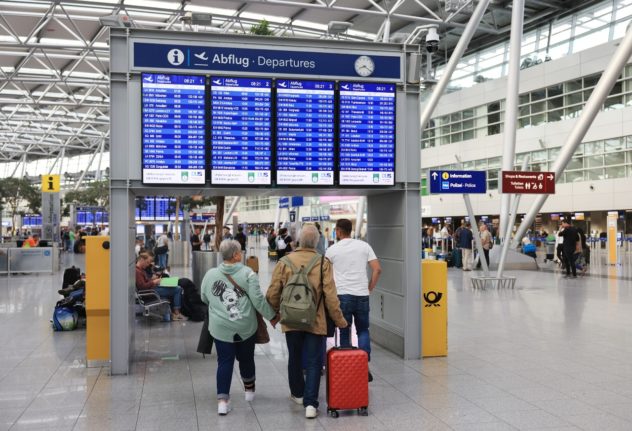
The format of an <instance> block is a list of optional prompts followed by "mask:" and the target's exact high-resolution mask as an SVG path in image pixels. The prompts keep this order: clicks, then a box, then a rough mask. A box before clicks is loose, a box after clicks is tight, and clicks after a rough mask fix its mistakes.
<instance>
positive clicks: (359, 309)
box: [201, 219, 381, 418]
mask: <svg viewBox="0 0 632 431" xmlns="http://www.w3.org/2000/svg"><path fill="white" fill-rule="evenodd" d="M351 229H352V225H351V221H349V220H346V219H342V220H338V222H337V223H336V234H337V237H338V239H339V241H338V243H336V244H335V245H333V246H331V247H329V248H328V249H327V250H326V251H325V253H324V255H323V253H320V252H319V248H320V246H321V245H322V244H323V242H322V241H321V238H322V237H323V235H322V233H320V232H319V229H318V228H317V227H316V226H314V225H307V226H303V228H302V229H301V231H300V234H299V238H298V241H292V240H291V238H289V235H288V233H287V231H286V230H285V229H281V230H280V231H279V234H278V235H274V234H273V233H272V232H271V235H270V236H272V237H275V238H278V240H276V246H277V250H278V249H279V246H282V245H285V247H281V250H279V251H281V252H282V256H281V258H280V259H279V261H278V263H277V264H276V266H275V267H274V270H273V272H272V276H271V281H270V285H269V286H268V289H267V292H266V294H265V295H264V294H263V292H262V290H261V287H260V282H259V276H258V274H257V273H256V272H254V271H253V270H252V269H251V268H249V267H248V266H246V265H244V264H243V263H242V254H243V250H244V248H243V246H242V244H241V243H240V242H239V241H236V240H233V239H224V240H223V241H222V243H221V245H220V248H219V252H220V253H221V254H222V258H223V260H224V262H223V263H222V264H221V265H219V266H218V267H217V268H213V269H211V270H209V271H208V272H207V273H206V275H205V277H204V279H203V281H202V289H201V296H202V301H203V302H204V303H206V304H208V317H209V319H208V320H209V323H208V330H209V332H210V334H211V336H212V337H213V339H214V340H215V344H216V349H217V362H218V367H217V399H218V407H217V411H218V414H220V415H225V414H228V413H229V412H230V411H231V401H230V387H231V380H232V375H233V366H234V362H235V360H237V361H238V362H239V373H240V376H241V380H242V383H243V385H244V389H245V400H246V401H248V402H251V401H253V400H254V398H255V380H256V367H255V360H254V347H255V342H256V339H257V336H258V332H259V331H258V327H259V326H258V320H257V313H259V314H260V315H261V316H262V317H263V318H265V319H267V320H268V321H269V322H270V324H271V325H272V326H273V327H276V325H277V323H278V322H279V321H280V322H281V326H282V331H283V333H284V334H285V339H286V344H287V348H288V380H289V399H290V400H291V402H294V403H297V404H300V405H302V406H303V407H304V408H305V417H306V418H315V417H316V416H317V415H318V410H317V409H318V406H319V403H318V395H319V387H320V379H321V370H322V367H323V357H324V349H325V346H326V343H325V340H326V337H327V335H328V332H329V331H328V329H329V326H330V325H328V322H330V323H332V324H333V325H335V326H336V327H338V328H340V337H341V345H342V346H349V345H350V344H351V334H350V324H351V323H353V324H355V327H356V332H357V337H358V344H359V347H360V348H361V349H363V350H365V351H366V352H367V355H369V357H370V353H371V346H370V341H369V294H370V292H371V291H372V290H373V289H374V288H375V286H376V285H377V281H378V278H379V276H380V272H381V268H380V264H379V261H378V260H377V257H376V256H375V253H374V252H373V250H372V248H371V247H370V246H369V245H368V244H367V243H364V242H362V241H359V240H355V239H352V238H351ZM367 264H368V265H369V266H370V267H371V269H372V276H371V280H369V279H368V276H367V272H366V267H367ZM301 280H302V281H301ZM301 282H302V283H304V284H302V285H301V284H300V283H301ZM299 285H300V286H307V289H305V288H304V287H303V290H301V291H300V292H304V294H303V295H295V292H297V291H295V290H293V289H294V287H296V286H299ZM290 292H291V294H290ZM302 300H304V301H307V303H309V304H310V306H309V307H308V308H309V309H310V310H311V314H309V318H305V319H299V320H295V318H296V317H297V315H296V314H293V313H296V312H295V309H291V310H289V306H288V304H290V302H291V301H302ZM310 301H311V302H310ZM301 316H302V315H301ZM306 316H307V315H306ZM329 319H330V320H329ZM330 336H331V335H330ZM367 379H369V381H370V380H371V379H372V376H371V375H370V373H369V375H368V376H367Z"/></svg>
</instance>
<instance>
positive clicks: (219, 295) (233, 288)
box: [202, 239, 277, 415]
mask: <svg viewBox="0 0 632 431" xmlns="http://www.w3.org/2000/svg"><path fill="white" fill-rule="evenodd" d="M219 252H220V253H221V254H222V258H223V259H224V262H223V263H222V264H220V265H219V266H218V267H217V268H212V269H210V270H209V271H208V272H207V273H206V275H205V276H204V279H203V280H202V301H203V302H204V303H206V304H208V316H209V325H208V329H209V332H210V333H211V336H212V337H213V340H214V342H215V348H216V350H217V413H218V414H219V415H226V414H228V412H230V411H231V403H230V386H231V382H232V377H233V366H234V363H235V359H237V361H239V374H240V375H241V379H242V381H243V384H244V389H245V399H246V401H247V402H250V401H253V400H254V398H255V378H256V375H255V356H254V355H255V339H256V335H257V327H258V323H257V312H259V313H261V315H262V316H263V317H265V318H266V319H268V320H270V322H271V323H272V324H273V325H276V322H277V319H276V315H277V313H276V311H274V310H273V309H272V307H270V305H269V304H268V303H267V302H266V300H265V298H264V297H263V293H261V288H260V287H259V276H258V275H257V274H256V273H255V272H253V271H252V270H251V269H250V268H248V267H247V266H244V265H243V264H242V263H241V261H242V251H241V244H239V242H237V241H235V240H231V239H229V240H224V241H222V242H221V244H220V246H219Z"/></svg>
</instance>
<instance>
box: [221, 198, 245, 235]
mask: <svg viewBox="0 0 632 431" xmlns="http://www.w3.org/2000/svg"><path fill="white" fill-rule="evenodd" d="M240 200H241V196H235V199H233V203H231V204H230V208H229V209H228V212H227V213H226V215H225V216H224V220H230V218H231V217H232V215H233V213H234V212H235V208H237V205H238V204H239V201H240ZM235 229H237V227H236V226H233V231H234V230H235Z"/></svg>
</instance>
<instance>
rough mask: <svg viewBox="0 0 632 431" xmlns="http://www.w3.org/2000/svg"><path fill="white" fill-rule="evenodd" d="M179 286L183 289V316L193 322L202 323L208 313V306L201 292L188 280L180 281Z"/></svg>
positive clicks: (182, 279)
mask: <svg viewBox="0 0 632 431" xmlns="http://www.w3.org/2000/svg"><path fill="white" fill-rule="evenodd" d="M178 286H180V287H181V288H182V291H183V292H182V314H184V315H185V316H187V317H188V318H189V320H191V321H192V322H201V321H203V320H204V317H205V316H206V313H208V306H207V305H206V304H205V303H203V302H202V298H201V297H200V292H199V291H198V289H197V287H196V286H195V284H194V283H193V282H192V281H191V280H189V279H188V278H181V279H179V280H178Z"/></svg>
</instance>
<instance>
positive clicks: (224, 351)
mask: <svg viewBox="0 0 632 431" xmlns="http://www.w3.org/2000/svg"><path fill="white" fill-rule="evenodd" d="M255 335H256V334H254V335H253V336H252V337H250V338H248V339H247V340H244V341H236V342H234V343H227V342H225V341H220V340H218V339H215V348H216V349H217V399H218V400H228V399H229V398H230V384H231V382H232V380H233V366H234V365H235V358H236V359H237V361H239V374H240V375H241V379H242V380H243V382H244V384H248V383H254V381H255Z"/></svg>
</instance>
